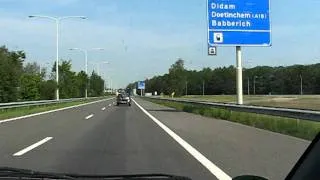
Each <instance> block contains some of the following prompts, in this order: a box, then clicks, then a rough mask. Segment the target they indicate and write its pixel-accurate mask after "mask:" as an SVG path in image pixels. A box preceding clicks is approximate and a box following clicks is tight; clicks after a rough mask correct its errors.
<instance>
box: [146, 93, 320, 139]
mask: <svg viewBox="0 0 320 180" xmlns="http://www.w3.org/2000/svg"><path fill="white" fill-rule="evenodd" d="M147 100H148V101H151V102H153V103H157V104H160V105H164V106H168V107H172V108H175V109H177V110H180V111H184V112H188V113H194V114H200V115H202V116H206V117H213V118H218V119H222V120H227V121H232V122H236V123H240V124H244V125H248V126H252V127H256V128H260V129H265V130H269V131H273V132H278V133H282V134H286V135H290V136H294V137H298V138H302V139H306V140H312V139H313V138H314V137H315V136H316V134H317V133H318V132H320V123H318V122H313V121H306V120H299V119H293V118H285V117H278V116H271V115H263V114H256V113H248V112H238V111H231V110H228V109H220V108H211V107H207V106H201V105H190V104H185V103H178V102H169V101H163V100H154V99H147Z"/></svg>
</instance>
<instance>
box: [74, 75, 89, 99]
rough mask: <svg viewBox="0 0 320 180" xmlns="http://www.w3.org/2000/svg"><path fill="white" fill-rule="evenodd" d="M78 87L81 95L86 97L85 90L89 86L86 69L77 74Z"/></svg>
mask: <svg viewBox="0 0 320 180" xmlns="http://www.w3.org/2000/svg"><path fill="white" fill-rule="evenodd" d="M76 79H77V88H78V89H79V93H80V97H85V90H86V87H87V86H88V83H89V80H88V75H87V74H86V73H85V72H84V71H80V72H79V73H78V74H77V77H76Z"/></svg>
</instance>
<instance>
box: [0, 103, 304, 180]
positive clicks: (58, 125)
mask: <svg viewBox="0 0 320 180" xmlns="http://www.w3.org/2000/svg"><path fill="white" fill-rule="evenodd" d="M114 101H115V100H114V99H111V100H106V101H103V102H97V103H92V104H88V105H84V106H80V107H75V108H71V109H66V110H62V111H57V112H52V113H47V114H42V115H38V116H33V117H29V118H22V119H18V120H14V121H8V122H2V123H1V121H0V166H9V167H16V168H27V169H32V170H38V171H46V172H61V173H62V172H66V173H81V174H100V175H101V174H107V175H109V174H112V175H115V174H141V173H142V174H145V173H166V174H175V175H182V176H188V177H190V178H192V179H229V178H230V177H231V178H232V177H235V176H238V175H243V174H255V175H260V176H264V177H267V178H269V179H283V178H284V177H285V176H286V174H287V173H288V172H289V170H290V169H291V168H292V166H293V165H294V163H295V162H296V161H297V159H298V158H299V157H300V155H301V154H302V153H303V151H304V150H305V149H306V147H307V146H308V145H309V143H310V142H309V141H305V140H301V139H298V138H293V137H290V136H285V135H281V134H277V133H273V132H269V131H264V130H259V129H256V128H252V127H247V126H244V125H240V124H235V123H231V122H227V121H222V120H216V119H211V118H206V117H201V116H199V115H193V114H188V113H184V112H178V111H175V110H174V109H171V108H168V107H164V106H160V105H156V104H153V103H150V102H147V101H145V100H142V99H139V98H135V102H136V103H133V104H132V106H131V107H129V106H126V105H121V106H115V104H114Z"/></svg>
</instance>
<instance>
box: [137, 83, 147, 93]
mask: <svg viewBox="0 0 320 180" xmlns="http://www.w3.org/2000/svg"><path fill="white" fill-rule="evenodd" d="M138 89H140V96H142V94H143V90H144V89H146V83H145V82H144V81H139V82H138Z"/></svg>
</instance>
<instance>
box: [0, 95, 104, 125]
mask: <svg viewBox="0 0 320 180" xmlns="http://www.w3.org/2000/svg"><path fill="white" fill-rule="evenodd" d="M106 98H110V97H103V98H101V99H106ZM98 100H100V98H99V99H88V100H81V101H75V102H65V103H58V104H49V105H39V106H29V107H20V108H10V109H3V110H0V120H4V119H8V118H14V117H19V116H25V115H29V114H34V113H39V112H44V111H50V110H54V109H60V108H64V107H69V106H75V105H79V104H84V103H88V102H93V101H98Z"/></svg>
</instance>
